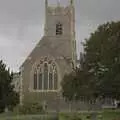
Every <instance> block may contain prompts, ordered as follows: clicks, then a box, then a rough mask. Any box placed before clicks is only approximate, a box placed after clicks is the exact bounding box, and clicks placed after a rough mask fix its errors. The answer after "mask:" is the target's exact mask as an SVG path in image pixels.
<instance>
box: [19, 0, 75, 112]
mask: <svg viewBox="0 0 120 120" xmlns="http://www.w3.org/2000/svg"><path fill="white" fill-rule="evenodd" d="M45 3H46V4H45V5H46V6H45V8H46V20H45V32H44V36H43V37H42V39H41V40H40V42H39V43H38V44H37V45H36V47H35V48H34V50H33V51H32V52H31V54H30V55H29V56H28V57H27V59H26V60H25V62H24V63H23V64H22V66H21V77H20V78H21V94H20V96H21V97H20V101H21V104H25V103H26V102H32V101H33V102H41V103H44V102H46V103H47V105H48V109H49V110H55V109H56V106H58V102H59V104H61V106H63V109H65V108H68V104H66V103H65V102H64V100H63V98H62V97H61V92H60V91H61V85H60V84H61V81H62V79H63V77H64V75H65V74H68V73H70V72H71V71H72V69H73V67H75V66H76V41H75V20H74V19H75V17H74V6H73V3H72V2H71V4H70V5H68V6H67V7H62V6H56V7H54V8H53V7H51V6H48V1H47V0H46V1H45ZM57 23H61V25H62V34H61V35H56V24H57ZM44 58H48V59H50V60H52V61H54V63H55V64H56V66H57V68H56V69H57V74H58V76H57V79H58V81H57V85H58V88H57V89H55V90H36V89H35V90H34V89H33V82H34V77H33V76H34V69H35V67H34V66H35V65H37V64H38V63H39V62H40V60H41V59H44ZM44 77H45V76H44ZM61 98H62V99H61ZM61 109H62V108H61Z"/></svg>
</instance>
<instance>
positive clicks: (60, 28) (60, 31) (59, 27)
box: [56, 23, 63, 35]
mask: <svg viewBox="0 0 120 120" xmlns="http://www.w3.org/2000/svg"><path fill="white" fill-rule="evenodd" d="M62 34H63V25H62V24H61V23H57V24H56V35H62Z"/></svg>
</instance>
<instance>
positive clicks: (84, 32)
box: [0, 0, 120, 71]
mask: <svg viewBox="0 0 120 120" xmlns="http://www.w3.org/2000/svg"><path fill="white" fill-rule="evenodd" d="M60 1H61V4H62V5H67V4H68V1H69V0H60ZM49 4H50V5H55V4H57V0H49ZM119 5H120V0H75V7H76V39H77V53H78V54H79V52H80V51H82V50H83V49H82V46H81V41H84V39H85V38H88V37H89V35H90V33H91V32H93V31H94V30H95V29H96V28H97V26H98V25H99V24H102V23H104V22H106V21H111V20H119V19H120V14H119V11H120V7H119ZM44 13H45V11H44V0H0V59H4V60H5V62H6V63H7V64H8V65H9V66H10V67H11V69H13V70H14V71H16V70H18V68H19V66H20V65H21V64H22V62H23V61H24V59H25V58H26V57H27V56H28V54H29V53H30V52H31V50H32V49H33V48H34V47H35V45H36V44H37V43H38V41H39V40H40V38H41V37H42V35H43V31H44V16H45V15H44Z"/></svg>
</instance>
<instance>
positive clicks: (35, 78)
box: [34, 70, 37, 90]
mask: <svg viewBox="0 0 120 120" xmlns="http://www.w3.org/2000/svg"><path fill="white" fill-rule="evenodd" d="M34 89H35V90H36V89H37V70H35V71H34Z"/></svg>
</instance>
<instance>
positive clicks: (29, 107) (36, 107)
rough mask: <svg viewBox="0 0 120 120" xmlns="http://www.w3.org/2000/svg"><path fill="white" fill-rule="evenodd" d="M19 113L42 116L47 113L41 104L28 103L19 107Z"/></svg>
mask: <svg viewBox="0 0 120 120" xmlns="http://www.w3.org/2000/svg"><path fill="white" fill-rule="evenodd" d="M18 112H19V113H20V114H42V113H45V111H44V110H43V106H42V105H41V104H40V103H26V104H25V105H23V106H19V108H18Z"/></svg>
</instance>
